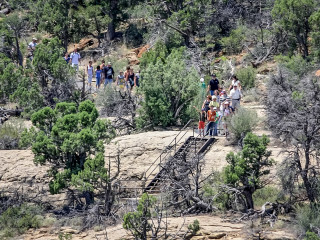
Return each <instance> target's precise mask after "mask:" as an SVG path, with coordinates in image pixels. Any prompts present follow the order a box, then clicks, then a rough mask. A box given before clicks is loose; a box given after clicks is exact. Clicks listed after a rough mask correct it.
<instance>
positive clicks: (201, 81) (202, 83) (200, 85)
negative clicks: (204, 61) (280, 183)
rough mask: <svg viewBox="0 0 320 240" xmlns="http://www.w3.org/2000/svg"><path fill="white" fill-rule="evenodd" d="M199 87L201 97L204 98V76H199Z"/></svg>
mask: <svg viewBox="0 0 320 240" xmlns="http://www.w3.org/2000/svg"><path fill="white" fill-rule="evenodd" d="M199 87H200V89H201V99H204V97H205V95H206V88H207V86H206V83H205V82H204V78H200V84H199Z"/></svg>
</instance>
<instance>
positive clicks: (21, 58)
mask: <svg viewBox="0 0 320 240" xmlns="http://www.w3.org/2000/svg"><path fill="white" fill-rule="evenodd" d="M15 40H16V48H17V55H18V62H19V65H20V66H22V63H23V57H22V54H21V51H20V45H19V38H18V33H17V32H15Z"/></svg>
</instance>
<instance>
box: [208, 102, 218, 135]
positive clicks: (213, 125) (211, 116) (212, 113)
mask: <svg viewBox="0 0 320 240" xmlns="http://www.w3.org/2000/svg"><path fill="white" fill-rule="evenodd" d="M207 120H208V122H209V123H208V132H209V135H210V136H218V121H219V114H218V111H217V108H216V107H213V106H212V105H211V106H210V110H209V111H208V112H207Z"/></svg>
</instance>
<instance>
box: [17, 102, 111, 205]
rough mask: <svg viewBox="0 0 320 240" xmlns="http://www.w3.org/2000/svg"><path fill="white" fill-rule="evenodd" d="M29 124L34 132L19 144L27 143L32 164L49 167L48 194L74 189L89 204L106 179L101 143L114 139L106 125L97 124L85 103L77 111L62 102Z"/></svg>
mask: <svg viewBox="0 0 320 240" xmlns="http://www.w3.org/2000/svg"><path fill="white" fill-rule="evenodd" d="M31 121H32V123H33V125H34V126H35V127H36V129H35V128H32V129H31V130H29V131H28V130H26V131H25V132H24V133H23V135H22V142H23V143H28V142H30V141H31V143H32V152H33V153H34V155H35V157H34V162H35V163H36V164H50V165H51V170H50V176H51V181H50V184H49V187H50V192H51V193H52V194H56V193H59V192H60V191H61V190H62V189H65V188H68V187H70V186H76V187H77V188H78V189H79V190H80V191H81V192H83V193H85V197H86V200H87V203H91V202H92V201H93V192H94V190H95V189H96V188H97V187H98V186H99V187H103V185H105V184H107V182H108V178H109V176H108V174H107V170H106V169H105V167H104V165H105V162H104V146H103V143H104V142H108V141H110V140H111V139H112V138H113V137H114V136H115V132H114V129H113V128H112V127H111V126H110V122H108V121H103V120H98V111H97V109H96V108H95V106H94V104H93V103H92V102H91V101H89V100H87V101H84V102H82V103H80V105H79V106H78V107H77V106H76V104H74V103H65V102H63V103H58V104H57V105H56V107H55V108H54V109H52V108H50V107H45V108H43V109H41V110H39V111H38V112H36V113H34V114H33V115H32V117H31Z"/></svg>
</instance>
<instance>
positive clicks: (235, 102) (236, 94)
mask: <svg viewBox="0 0 320 240" xmlns="http://www.w3.org/2000/svg"><path fill="white" fill-rule="evenodd" d="M230 97H231V100H232V102H231V105H232V108H233V110H236V108H238V107H240V99H241V91H240V90H239V89H238V85H237V84H235V85H233V89H232V90H231V91H230Z"/></svg>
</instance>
